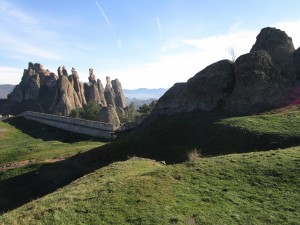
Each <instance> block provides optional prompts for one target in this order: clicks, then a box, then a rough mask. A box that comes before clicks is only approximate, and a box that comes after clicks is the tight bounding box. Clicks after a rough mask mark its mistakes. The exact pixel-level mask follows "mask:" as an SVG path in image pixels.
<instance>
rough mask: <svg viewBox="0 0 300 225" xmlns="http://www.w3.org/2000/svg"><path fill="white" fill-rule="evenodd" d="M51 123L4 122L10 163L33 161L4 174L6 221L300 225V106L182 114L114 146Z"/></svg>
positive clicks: (0, 133)
mask: <svg viewBox="0 0 300 225" xmlns="http://www.w3.org/2000/svg"><path fill="white" fill-rule="evenodd" d="M33 124H34V125H33ZM42 127H43V125H41V124H39V123H34V122H32V121H26V120H24V119H21V118H16V119H13V120H11V121H9V122H8V123H0V144H2V143H3V144H5V143H6V147H5V149H6V148H10V151H6V150H5V149H3V148H1V150H0V156H1V157H2V156H5V157H4V158H1V160H4V162H10V160H11V161H15V162H16V161H22V160H33V164H30V165H29V164H27V165H24V166H21V167H16V168H12V169H9V170H6V171H4V172H2V173H0V190H1V192H0V209H1V210H2V211H7V210H11V209H14V210H11V211H9V212H7V213H5V214H3V215H2V216H0V224H1V223H3V224H299V221H300V211H299V210H298V208H299V202H300V191H299V187H298V186H299V182H300V173H299V168H300V130H299V129H298V128H299V127H300V112H299V110H298V109H292V110H285V111H284V110H282V111H273V112H269V113H267V114H260V115H251V116H232V115H224V114H221V113H191V114H181V115H175V116H171V117H168V118H161V119H160V120H158V121H156V122H154V123H152V124H150V125H148V126H145V127H143V128H140V129H138V130H136V131H133V132H131V133H128V134H120V135H119V137H118V139H117V140H116V141H115V142H112V143H109V144H106V145H103V143H102V142H95V141H93V140H90V137H84V136H80V138H81V139H80V140H79V136H76V135H75V134H72V133H67V132H65V133H60V132H62V131H59V130H57V129H56V130H55V129H54V128H53V129H54V130H50V129H51V128H50V127H47V129H46V130H43V128H42ZM42 131H45V133H43V132H42ZM10 132H11V133H10ZM14 135H15V136H14ZM74 135H75V136H74ZM10 137H11V139H9V138H10ZM18 137H19V138H18ZM14 142H15V143H14ZM39 143H44V144H41V145H39ZM54 143H56V144H54ZM94 144H95V145H97V146H98V147H96V148H94V147H95V146H94ZM13 145H16V146H18V147H16V148H14V147H13ZM28 145H30V146H31V147H35V146H39V147H40V150H36V152H34V153H31V152H30V151H28V152H26V153H22V151H20V150H19V149H24V146H28ZM49 146H52V147H49ZM59 146H60V147H61V148H60V147H59ZM78 146H79V147H80V148H81V147H82V148H81V149H80V150H78V151H77V150H75V149H76V147H78ZM83 146H85V147H83ZM92 146H93V147H92ZM65 148H70V149H73V150H70V152H71V153H69V154H70V157H69V158H66V159H64V160H61V161H57V162H54V163H48V162H47V159H49V158H52V159H53V158H55V157H58V158H59V157H62V158H64V157H65V156H66V155H65V154H66V151H64V150H63V149H65ZM91 148H93V149H92V150H89V149H91ZM42 149H44V150H42ZM56 149H60V150H57V151H58V152H56ZM274 149H277V150H274ZM34 150H35V149H34ZM87 150H89V151H87ZM267 150H269V151H267ZM14 151H20V153H21V154H15V156H14V157H8V155H11V154H12V153H13V152H14ZM23 151H24V150H23ZM79 151H81V153H80V154H77V153H78V152H79ZM245 152H250V153H245ZM227 153H235V154H229V155H226V154H227ZM236 153H238V154H236ZM137 157H142V158H150V159H155V160H157V161H160V160H161V161H166V162H167V164H171V163H180V164H173V165H168V166H164V165H163V163H159V162H157V161H153V160H150V159H142V158H137ZM128 158H131V159H130V160H127V159H128ZM5 160H6V161H5ZM35 160H37V161H35ZM54 160H55V159H54ZM125 160H126V161H125ZM116 161H125V162H117V163H113V162H116ZM110 163H112V164H110ZM78 178H79V179H78ZM76 179H77V180H76ZM43 196H44V197H43ZM32 199H36V200H34V201H32ZM30 201H31V202H30ZM28 202H29V203H28ZM26 203H27V204H26ZM22 205H23V206H22ZM19 206H21V207H19ZM17 207H19V208H17Z"/></svg>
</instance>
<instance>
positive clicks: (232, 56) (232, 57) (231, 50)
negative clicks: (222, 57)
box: [228, 47, 236, 62]
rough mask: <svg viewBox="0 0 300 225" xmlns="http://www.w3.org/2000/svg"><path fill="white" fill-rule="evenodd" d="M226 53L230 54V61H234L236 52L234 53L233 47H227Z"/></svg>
mask: <svg viewBox="0 0 300 225" xmlns="http://www.w3.org/2000/svg"><path fill="white" fill-rule="evenodd" d="M228 53H229V55H230V57H231V61H232V62H235V59H236V53H235V51H234V48H233V47H230V48H229V49H228Z"/></svg>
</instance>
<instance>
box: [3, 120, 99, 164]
mask: <svg viewBox="0 0 300 225" xmlns="http://www.w3.org/2000/svg"><path fill="white" fill-rule="evenodd" d="M103 144H104V142H99V141H93V140H91V138H90V137H87V136H84V135H78V134H74V133H71V132H65V131H62V130H59V129H55V128H53V127H49V126H46V125H43V124H40V123H37V122H34V121H28V120H25V119H23V118H13V119H11V120H9V121H7V122H0V145H1V148H0V164H5V163H11V162H17V161H22V160H36V161H42V160H46V159H52V158H61V157H69V156H72V155H75V154H77V153H79V152H84V151H87V150H90V149H92V148H95V147H97V146H101V145H103Z"/></svg>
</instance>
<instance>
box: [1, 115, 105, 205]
mask: <svg viewBox="0 0 300 225" xmlns="http://www.w3.org/2000/svg"><path fill="white" fill-rule="evenodd" d="M104 144H106V143H105V142H103V141H100V140H93V139H92V138H91V137H88V136H84V135H78V134H74V133H71V132H66V131H62V130H60V129H56V128H53V127H49V126H46V125H43V124H40V123H37V122H33V121H29V120H25V119H23V118H13V119H10V120H8V121H5V122H0V146H1V147H0V190H1V191H0V211H7V210H9V209H12V208H15V207H18V206H20V205H22V204H24V203H26V202H28V201H30V200H31V199H33V198H37V197H41V196H43V195H45V194H47V193H49V192H52V191H55V190H56V189H57V188H59V187H62V186H63V185H66V184H68V183H70V182H71V181H72V180H74V179H76V178H78V177H80V176H82V175H84V174H86V173H88V172H90V171H93V170H94V169H93V168H92V167H93V165H91V166H90V167H89V166H82V165H81V164H80V163H74V162H76V157H77V156H78V154H79V153H83V152H86V151H88V150H91V149H93V148H95V147H98V146H102V145H104ZM65 157H70V158H67V159H65V160H62V161H61V162H59V161H58V162H56V163H52V162H53V161H55V160H57V159H58V160H61V159H64V158H65ZM49 162H51V163H49ZM6 166H8V167H9V169H6V168H7V167H6Z"/></svg>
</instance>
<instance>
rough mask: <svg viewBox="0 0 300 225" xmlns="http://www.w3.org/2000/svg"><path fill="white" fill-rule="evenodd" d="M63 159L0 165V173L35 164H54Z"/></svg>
mask: <svg viewBox="0 0 300 225" xmlns="http://www.w3.org/2000/svg"><path fill="white" fill-rule="evenodd" d="M64 159H66V158H56V159H46V160H43V161H37V160H24V161H20V162H12V163H7V164H0V172H3V171H5V170H9V169H15V168H20V167H24V166H29V165H32V164H36V163H55V162H58V161H62V160H64Z"/></svg>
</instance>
